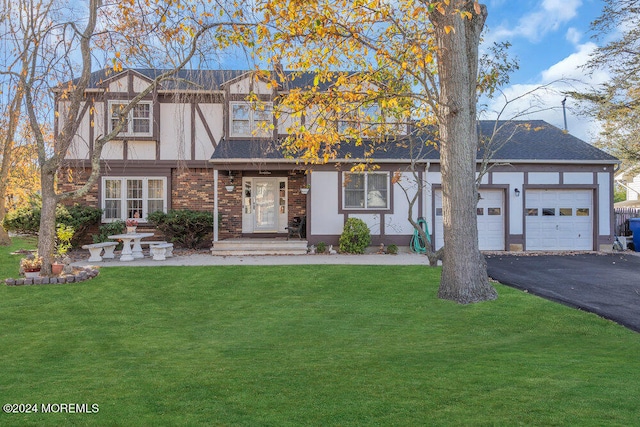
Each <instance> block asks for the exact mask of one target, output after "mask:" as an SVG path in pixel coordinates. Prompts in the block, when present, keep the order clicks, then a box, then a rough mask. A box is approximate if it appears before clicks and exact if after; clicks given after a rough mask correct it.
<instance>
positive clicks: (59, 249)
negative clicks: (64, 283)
mask: <svg viewBox="0 0 640 427" xmlns="http://www.w3.org/2000/svg"><path fill="white" fill-rule="evenodd" d="M74 234H75V230H74V229H73V227H71V226H70V225H64V224H62V223H60V224H58V226H57V227H56V237H57V239H56V257H58V259H59V260H62V258H64V256H65V255H66V254H67V252H68V251H69V249H71V246H72V245H71V239H72V238H73V236H74Z"/></svg>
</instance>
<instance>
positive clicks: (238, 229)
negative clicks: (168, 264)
mask: <svg viewBox="0 0 640 427" xmlns="http://www.w3.org/2000/svg"><path fill="white" fill-rule="evenodd" d="M89 173H90V170H89V169H80V168H76V169H73V170H72V172H69V173H66V174H65V175H64V176H61V177H60V179H59V184H58V187H59V189H60V190H62V191H71V190H75V189H77V188H79V187H80V186H81V185H82V183H84V182H86V179H87V178H88V176H89ZM213 176H214V174H213V170H212V169H206V168H185V169H178V168H173V169H171V183H170V186H171V187H170V188H171V204H170V206H168V207H167V209H169V210H170V209H191V210H196V211H210V212H213V209H214V182H213ZM242 177H243V173H242V171H233V183H232V182H231V178H230V177H229V175H228V174H226V173H219V174H218V189H219V193H218V208H219V215H220V219H219V224H218V227H219V228H218V236H219V239H221V240H222V239H228V238H233V237H241V236H242V208H243V207H242V203H243V200H242V192H243V188H242ZM306 182H307V177H306V175H304V173H302V172H293V173H291V174H289V175H288V192H287V197H288V221H289V222H291V220H292V219H293V217H295V216H302V215H306V212H307V196H306V195H304V194H301V193H300V189H301V188H302V187H303V186H304V185H305V184H306ZM231 184H233V185H234V187H235V188H234V189H233V191H231V192H229V191H227V190H226V189H225V186H227V185H231ZM74 203H80V204H83V205H88V206H95V207H100V199H99V193H98V183H96V184H95V185H94V186H93V187H92V188H91V191H89V193H88V194H86V195H85V196H84V197H83V198H82V199H81V200H68V201H65V204H66V205H73V204H74ZM144 231H154V230H153V229H146V228H145V230H144ZM92 232H95V233H97V232H98V230H97V227H96V230H92Z"/></svg>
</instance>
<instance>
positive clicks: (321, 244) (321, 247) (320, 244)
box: [316, 242, 327, 254]
mask: <svg viewBox="0 0 640 427" xmlns="http://www.w3.org/2000/svg"><path fill="white" fill-rule="evenodd" d="M326 250H327V244H326V243H325V242H318V244H317V245H316V253H318V254H323V253H325V251H326Z"/></svg>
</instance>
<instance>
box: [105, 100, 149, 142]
mask: <svg viewBox="0 0 640 427" xmlns="http://www.w3.org/2000/svg"><path fill="white" fill-rule="evenodd" d="M127 105H128V102H126V101H110V102H109V113H110V116H109V132H111V131H112V130H113V128H114V127H115V126H116V125H117V124H118V120H120V112H121V111H122V110H124V109H125V107H126V106H127ZM151 107H152V103H151V101H140V102H138V103H137V104H136V105H135V106H134V107H133V108H132V109H131V110H130V111H129V114H128V115H127V117H126V118H125V124H124V127H123V128H122V132H120V134H119V135H122V136H151V135H152V128H151V118H152V115H151Z"/></svg>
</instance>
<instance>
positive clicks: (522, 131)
mask: <svg viewBox="0 0 640 427" xmlns="http://www.w3.org/2000/svg"><path fill="white" fill-rule="evenodd" d="M494 126H495V127H496V128H498V129H500V130H499V131H498V132H497V133H496V135H495V137H494V138H493V141H492V144H491V146H487V145H483V144H481V146H480V148H479V150H478V156H477V159H478V160H479V161H480V160H482V158H483V155H484V153H485V150H487V149H489V150H492V147H493V150H495V153H494V154H493V156H491V157H492V158H491V161H492V162H499V163H603V164H615V163H619V161H618V159H616V158H615V157H613V156H611V155H609V154H607V153H605V152H604V151H602V150H600V149H598V148H596V147H594V146H592V145H590V144H588V143H586V142H585V141H583V140H581V139H579V138H576V137H575V136H573V135H571V134H569V133H566V132H564V131H562V130H561V129H559V128H557V127H555V126H552V125H550V124H549V123H547V122H545V121H543V120H528V121H510V122H508V121H498V122H496V121H494V120H482V121H479V122H478V130H479V134H480V138H481V140H486V139H488V138H487V136H488V135H491V134H492V133H493V129H494ZM431 140H435V145H434V144H433V143H429V141H431ZM372 149H373V154H372V155H370V156H366V157H365V152H369V151H370V150H372ZM336 150H337V156H336V158H335V159H333V160H331V161H330V162H333V163H337V162H349V163H352V162H358V161H364V160H365V159H367V160H368V161H371V162H374V163H406V162H408V161H410V160H411V159H412V158H413V159H415V160H418V161H420V162H423V163H424V162H434V163H438V162H439V161H440V152H439V150H438V146H437V139H436V137H435V135H425V134H424V133H423V134H422V135H419V136H414V137H413V138H410V137H399V138H391V139H389V140H387V141H385V142H383V143H381V142H377V141H368V140H365V141H362V144H361V145H358V146H356V145H355V144H353V143H350V142H349V141H344V142H343V143H341V144H340V146H339V147H336ZM493 150H492V151H493ZM210 161H211V162H212V163H214V164H215V163H221V164H229V163H246V162H257V161H262V162H291V163H293V162H299V161H300V159H298V158H295V157H291V156H287V155H286V153H285V151H284V150H283V149H282V147H281V142H280V141H274V140H260V139H253V140H229V141H228V140H222V141H220V143H219V144H218V148H217V149H216V151H215V152H214V153H213V155H212V156H211V160H210Z"/></svg>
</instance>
